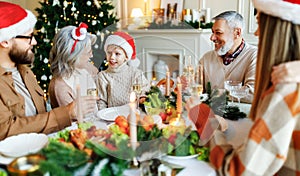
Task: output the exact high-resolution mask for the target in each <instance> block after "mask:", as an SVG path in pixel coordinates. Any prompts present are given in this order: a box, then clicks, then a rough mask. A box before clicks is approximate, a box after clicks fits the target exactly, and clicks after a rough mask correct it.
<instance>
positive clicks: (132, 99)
mask: <svg viewBox="0 0 300 176" xmlns="http://www.w3.org/2000/svg"><path fill="white" fill-rule="evenodd" d="M135 99H136V95H135V92H131V93H130V98H129V100H130V102H131V103H134V102H135Z"/></svg>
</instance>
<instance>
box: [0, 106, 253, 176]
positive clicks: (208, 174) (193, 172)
mask: <svg viewBox="0 0 300 176" xmlns="http://www.w3.org/2000/svg"><path fill="white" fill-rule="evenodd" d="M235 105H236V106H238V107H239V108H240V110H241V111H242V112H245V113H246V114H247V115H248V114H249V112H250V108H251V104H246V103H236V104H235ZM128 107H129V106H128V105H125V106H123V107H121V111H119V110H120V109H118V108H112V109H106V110H105V112H107V113H115V114H118V115H120V114H122V113H125V114H124V115H127V114H126V113H128V112H129V111H128V109H127V108H128ZM102 115H104V116H103V117H108V116H109V115H107V114H106V115H107V116H105V114H102ZM184 117H185V120H186V123H187V125H193V123H192V122H191V121H190V120H189V119H188V118H187V116H186V115H185V116H184ZM226 122H227V123H228V128H227V129H226V130H225V131H224V134H225V136H226V140H227V142H228V143H229V144H231V145H233V147H234V148H237V147H238V146H240V145H242V144H243V142H244V141H245V140H246V139H247V136H248V133H249V130H250V128H251V126H252V121H251V120H250V119H249V118H247V117H246V118H242V119H238V120H228V119H226ZM93 123H94V124H95V126H96V127H97V128H101V129H108V128H109V125H111V124H113V123H114V122H113V121H112V120H111V119H109V120H108V119H106V118H104V119H103V118H98V119H97V120H94V121H93ZM77 128H78V125H77V123H72V126H70V127H67V128H66V129H68V130H72V129H77ZM193 128H195V127H193ZM56 134H57V133H52V134H49V135H48V137H49V138H51V137H55V135H56ZM159 159H160V160H162V161H165V162H167V163H171V164H175V165H178V166H180V167H182V169H181V170H180V171H179V172H178V173H177V174H176V176H199V175H200V176H201V175H203V176H216V175H217V173H216V171H215V169H214V168H213V166H212V165H211V164H210V163H209V162H206V161H201V160H198V159H197V158H196V157H178V158H169V157H168V156H162V157H160V158H159ZM8 163H9V162H8V161H7V160H5V158H2V159H1V158H0V166H1V167H2V168H5V166H6V165H7V164H8ZM123 175H124V176H140V175H141V173H140V169H139V168H138V169H127V170H125V171H124V173H123Z"/></svg>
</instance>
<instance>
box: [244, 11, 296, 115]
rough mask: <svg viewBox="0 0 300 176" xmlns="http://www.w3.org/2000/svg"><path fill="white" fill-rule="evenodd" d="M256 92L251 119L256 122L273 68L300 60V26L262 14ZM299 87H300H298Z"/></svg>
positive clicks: (269, 83) (268, 86)
mask: <svg viewBox="0 0 300 176" xmlns="http://www.w3.org/2000/svg"><path fill="white" fill-rule="evenodd" d="M259 18H260V19H259V27H260V29H259V32H260V35H259V44H258V55H257V64H256V76H255V92H254V99H253V102H252V108H251V112H250V115H249V117H250V118H251V119H252V120H255V118H256V113H257V109H258V105H259V102H260V101H261V98H262V96H263V94H264V92H266V90H268V89H269V88H270V87H271V85H272V83H271V72H272V67H273V66H275V65H278V64H280V63H284V62H288V61H293V60H300V45H299V42H300V25H295V24H293V23H291V22H289V21H285V20H282V19H280V18H277V17H273V16H270V15H266V14H264V13H262V12H261V13H260V17H259ZM298 87H299V86H298Z"/></svg>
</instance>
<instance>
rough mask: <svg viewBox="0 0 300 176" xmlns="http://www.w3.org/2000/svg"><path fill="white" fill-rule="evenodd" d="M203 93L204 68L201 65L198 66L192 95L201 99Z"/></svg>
mask: <svg viewBox="0 0 300 176" xmlns="http://www.w3.org/2000/svg"><path fill="white" fill-rule="evenodd" d="M202 93H203V67H202V65H201V64H199V65H197V67H196V70H195V77H194V82H193V84H192V95H195V96H197V97H200V96H201V94H202Z"/></svg>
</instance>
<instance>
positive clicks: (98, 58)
mask: <svg viewBox="0 0 300 176" xmlns="http://www.w3.org/2000/svg"><path fill="white" fill-rule="evenodd" d="M39 3H40V4H41V8H37V9H35V10H36V11H37V13H38V17H37V19H38V22H37V24H36V35H35V38H36V40H37V42H38V45H37V46H36V51H35V53H36V55H35V61H34V65H33V68H32V71H33V72H34V74H35V75H36V79H37V80H38V82H39V84H40V86H41V87H42V89H43V90H44V92H45V93H47V91H48V84H49V82H50V79H51V78H52V74H51V71H50V64H49V62H48V56H49V52H50V49H51V47H52V39H53V38H54V35H55V34H56V33H57V32H58V31H59V29H61V28H63V27H65V26H68V25H73V26H78V24H79V23H80V22H84V23H86V24H87V25H88V26H89V28H88V32H91V33H93V34H96V35H97V36H98V39H97V42H96V44H95V45H94V48H93V51H94V58H93V59H92V60H93V61H95V62H96V63H102V62H103V61H104V59H105V53H104V50H103V45H104V44H103V41H105V38H106V37H107V35H108V34H110V33H111V32H113V31H115V30H116V29H117V28H116V25H117V22H118V21H119V20H118V19H117V17H116V13H115V11H114V6H113V5H112V2H111V1H110V0H101V1H98V0H87V1H83V0H44V1H43V2H39ZM99 65H100V64H99Z"/></svg>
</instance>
